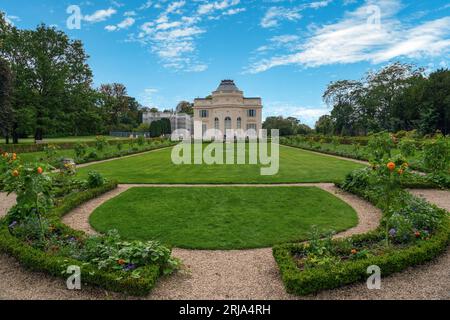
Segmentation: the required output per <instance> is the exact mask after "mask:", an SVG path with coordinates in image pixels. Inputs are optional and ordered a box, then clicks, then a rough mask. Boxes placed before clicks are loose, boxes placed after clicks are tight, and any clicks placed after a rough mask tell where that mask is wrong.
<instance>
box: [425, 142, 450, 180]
mask: <svg viewBox="0 0 450 320" xmlns="http://www.w3.org/2000/svg"><path fill="white" fill-rule="evenodd" d="M423 163H424V165H425V167H426V168H427V169H429V170H430V171H431V172H432V173H435V174H437V173H440V172H444V171H446V170H448V166H449V163H450V145H449V139H447V138H445V137H444V136H442V135H438V136H437V137H436V138H435V139H433V140H430V141H427V142H426V143H425V144H424V146H423Z"/></svg>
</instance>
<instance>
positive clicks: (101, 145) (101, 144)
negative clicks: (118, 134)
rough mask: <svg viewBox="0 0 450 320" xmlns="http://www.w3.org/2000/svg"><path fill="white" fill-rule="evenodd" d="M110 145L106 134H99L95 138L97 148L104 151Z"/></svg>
mask: <svg viewBox="0 0 450 320" xmlns="http://www.w3.org/2000/svg"><path fill="white" fill-rule="evenodd" d="M107 146H108V140H107V139H106V138H105V137H104V136H97V137H96V138H95V148H96V149H97V150H98V151H100V152H102V151H103V150H104V149H105V148H106V147H107Z"/></svg>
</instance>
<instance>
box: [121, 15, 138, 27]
mask: <svg viewBox="0 0 450 320" xmlns="http://www.w3.org/2000/svg"><path fill="white" fill-rule="evenodd" d="M135 22H136V20H134V19H133V18H131V17H128V18H126V19H125V20H123V21H122V22H120V23H119V24H118V25H117V27H118V28H119V29H126V28H129V27H131V26H132V25H133V24H134V23H135Z"/></svg>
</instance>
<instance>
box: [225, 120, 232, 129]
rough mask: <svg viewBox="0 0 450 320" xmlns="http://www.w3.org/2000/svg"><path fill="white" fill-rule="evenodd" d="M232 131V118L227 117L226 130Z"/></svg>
mask: <svg viewBox="0 0 450 320" xmlns="http://www.w3.org/2000/svg"><path fill="white" fill-rule="evenodd" d="M228 129H231V118H230V117H226V118H225V130H228Z"/></svg>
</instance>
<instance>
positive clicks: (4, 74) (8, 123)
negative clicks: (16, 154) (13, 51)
mask: <svg viewBox="0 0 450 320" xmlns="http://www.w3.org/2000/svg"><path fill="white" fill-rule="evenodd" d="M11 100H12V73H11V69H10V67H9V65H8V63H7V62H6V61H5V60H3V59H1V58H0V133H1V134H2V135H3V137H4V138H5V142H6V143H7V144H8V143H9V138H10V135H11V131H12V123H13V120H14V114H13V110H12V101H11Z"/></svg>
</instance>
